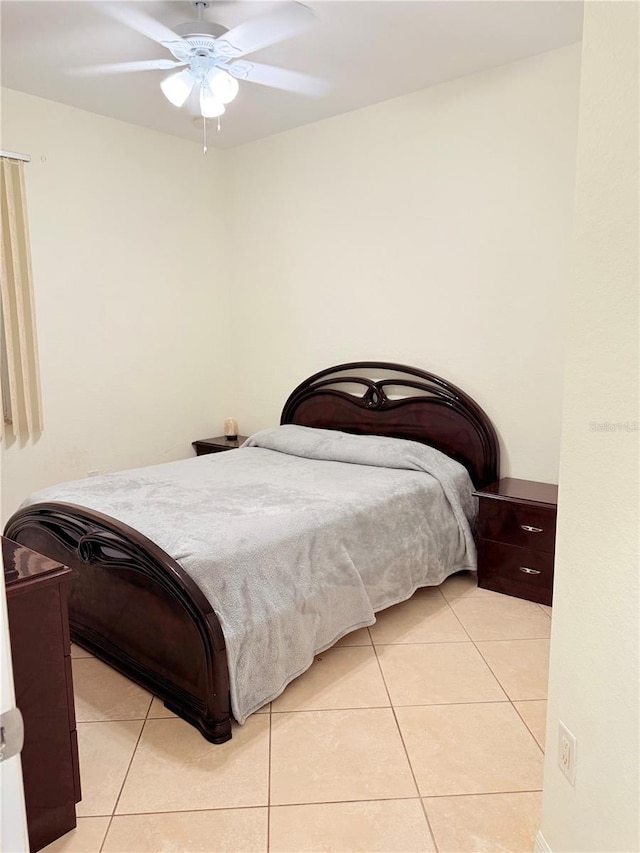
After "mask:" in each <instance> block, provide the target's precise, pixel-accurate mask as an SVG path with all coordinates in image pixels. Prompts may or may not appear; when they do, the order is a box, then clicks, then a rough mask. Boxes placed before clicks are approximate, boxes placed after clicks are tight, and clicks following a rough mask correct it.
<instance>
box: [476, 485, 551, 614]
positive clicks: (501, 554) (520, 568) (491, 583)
mask: <svg viewBox="0 0 640 853" xmlns="http://www.w3.org/2000/svg"><path fill="white" fill-rule="evenodd" d="M475 494H476V495H477V496H478V498H479V508H478V586H480V587H482V588H483V589H492V590H495V591H496V592H503V593H506V594H507V595H515V596H517V597H518V598H526V599H528V600H529V601H537V602H538V603H539V604H549V605H550V604H551V600H552V597H553V557H554V549H555V542H556V509H557V503H558V487H557V486H554V485H552V484H551V483H534V482H532V481H530V480H516V479H513V478H512V477H505V478H503V479H502V480H499V481H498V482H496V483H492V484H490V485H488V486H485V487H484V488H482V489H478V491H477V492H476V493H475Z"/></svg>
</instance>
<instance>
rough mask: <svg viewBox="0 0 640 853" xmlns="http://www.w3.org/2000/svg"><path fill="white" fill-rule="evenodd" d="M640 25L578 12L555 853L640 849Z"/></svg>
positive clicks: (612, 11)
mask: <svg viewBox="0 0 640 853" xmlns="http://www.w3.org/2000/svg"><path fill="white" fill-rule="evenodd" d="M638 23H639V22H638V4H636V3H587V4H586V12H585V27H584V55H583V64H582V91H581V102H580V127H579V139H578V170H577V191H576V216H575V220H576V242H575V249H576V251H575V265H574V271H573V277H572V284H571V291H570V305H569V307H570V316H571V321H570V323H569V324H568V326H567V362H566V372H565V387H566V391H565V397H564V406H563V418H562V452H561V464H560V502H559V510H558V537H557V548H556V581H555V591H554V611H553V613H554V615H553V634H552V641H551V671H550V681H549V711H548V727H547V749H546V762H545V779H544V808H543V819H542V836H541V839H540V841H541V844H540V846H541V849H548V848H550V849H551V850H552V851H554V853H560V851H563V852H564V851H580V853H586V851H594V853H595V852H596V851H597V853H604V851H615V853H622V851H625V853H627V851H628V853H637V851H638V850H639V849H640V836H639V832H638V830H639V818H640V790H639V786H638V774H639V769H638V759H639V756H640V751H639V743H638V734H639V730H640V718H639V712H638V687H639V684H638V679H639V674H640V664H639V661H638V649H639V641H640V638H639V633H638V632H639V622H640V619H639V616H640V600H639V594H638V569H639V552H638V535H639V530H640V519H639V516H638V510H639V490H638V461H639V453H638V438H639V435H638V432H636V431H629V432H626V431H625V430H624V427H623V428H622V429H618V428H616V427H615V425H616V424H618V423H620V424H623V425H624V424H627V423H628V424H629V427H633V424H634V422H635V428H636V430H637V424H638V417H639V412H638V381H639V376H638V339H639V325H638V281H639V272H640V271H639V268H638V226H639V222H638V180H639V175H638V123H639V115H638V74H639V69H638ZM607 423H608V424H611V425H612V430H611V431H598V430H597V429H596V430H595V431H594V430H593V428H592V427H591V424H607ZM559 720H562V721H563V722H564V723H565V725H567V726H568V728H569V729H570V730H571V731H572V732H573V734H574V735H575V736H576V737H577V775H576V782H575V787H572V786H571V785H570V784H569V782H568V781H567V780H566V779H565V777H564V776H563V775H561V773H560V770H559V769H558V766H557V763H556V759H557V748H558V747H557V739H558V721H559ZM545 845H546V846H545Z"/></svg>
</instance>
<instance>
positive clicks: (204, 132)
mask: <svg viewBox="0 0 640 853" xmlns="http://www.w3.org/2000/svg"><path fill="white" fill-rule="evenodd" d="M218 121H219V119H218ZM202 140H203V143H204V149H203V151H202V153H203V154H206V153H207V120H206V118H205V117H204V116H202Z"/></svg>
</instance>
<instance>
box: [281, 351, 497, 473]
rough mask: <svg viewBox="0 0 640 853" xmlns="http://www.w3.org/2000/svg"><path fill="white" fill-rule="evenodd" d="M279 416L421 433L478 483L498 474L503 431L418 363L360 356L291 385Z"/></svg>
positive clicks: (416, 437) (323, 425) (355, 429)
mask: <svg viewBox="0 0 640 853" xmlns="http://www.w3.org/2000/svg"><path fill="white" fill-rule="evenodd" d="M280 423H282V424H299V425H301V426H309V427H316V428H319V429H337V430H342V431H343V432H351V433H358V434H364V435H386V436H392V437H394V438H405V439H410V440H411V441H420V442H422V443H423V444H429V445H431V446H432V447H435V448H436V449H437V450H441V451H442V452H443V453H446V454H447V455H448V456H451V457H452V458H453V459H456V460H457V461H458V462H460V463H462V464H463V465H464V466H465V467H466V468H467V470H468V471H469V474H470V475H471V479H472V480H473V483H474V485H475V486H476V488H479V487H481V486H486V485H488V484H489V483H492V482H494V481H495V480H497V479H498V476H499V460H500V452H499V446H498V438H497V435H496V431H495V429H494V428H493V424H492V423H491V421H490V420H489V418H488V417H487V415H486V414H485V412H484V411H483V410H482V409H481V408H480V406H479V405H478V404H477V403H476V402H475V401H474V400H473V399H472V398H471V397H469V395H468V394H465V393H464V391H461V390H460V388H457V387H456V386H455V385H452V384H451V382H448V381H447V380H445V379H441V378H440V377H439V376H435V375H434V374H433V373H427V371H425V370H419V369H418V368H415V367H407V366H406V365H402V364H393V363H391V362H384V361H356V362H352V363H351V364H340V365H337V366H336V367H329V368H327V369H326V370H321V371H320V373H316V374H314V375H313V376H311V377H309V379H305V380H304V382H301V383H300V385H298V387H297V388H296V389H295V390H294V391H293V392H292V393H291V395H290V396H289V399H288V400H287V402H286V403H285V405H284V408H283V410H282V416H281V418H280Z"/></svg>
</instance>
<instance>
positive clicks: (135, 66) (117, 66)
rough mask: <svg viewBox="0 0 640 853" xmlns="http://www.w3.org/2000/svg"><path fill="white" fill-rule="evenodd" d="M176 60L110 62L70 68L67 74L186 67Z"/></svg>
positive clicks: (119, 72)
mask: <svg viewBox="0 0 640 853" xmlns="http://www.w3.org/2000/svg"><path fill="white" fill-rule="evenodd" d="M186 64H187V63H186V62H179V61H178V60H177V59H140V60H137V61H134V62H111V63H108V64H106V65H84V66H82V67H80V68H70V69H69V70H68V71H67V73H68V74H72V75H74V76H77V77H83V76H85V75H93V74H128V73H129V72H131V71H168V70H169V69H171V68H177V67H178V66H179V65H186Z"/></svg>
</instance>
